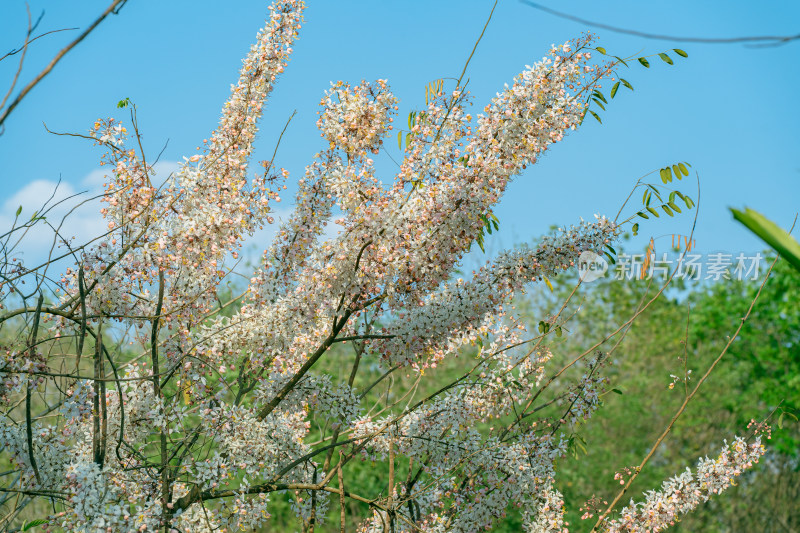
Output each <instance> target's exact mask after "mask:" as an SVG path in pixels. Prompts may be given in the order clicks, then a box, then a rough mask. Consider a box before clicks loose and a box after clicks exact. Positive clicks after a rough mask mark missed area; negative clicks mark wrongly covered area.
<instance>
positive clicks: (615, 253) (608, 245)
mask: <svg viewBox="0 0 800 533" xmlns="http://www.w3.org/2000/svg"><path fill="white" fill-rule="evenodd" d="M606 248H608V249H609V250H611V253H612V254H614V255H617V251H616V250H615V249H614V247H613V246H611V245H610V244H606Z"/></svg>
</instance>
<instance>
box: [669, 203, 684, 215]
mask: <svg viewBox="0 0 800 533" xmlns="http://www.w3.org/2000/svg"><path fill="white" fill-rule="evenodd" d="M667 205H668V206H669V207H670V209H672V210H673V211H677V212H678V213H680V212H681V209H680V207H678V205H677V204H676V203H675V202H669V203H668V204H667Z"/></svg>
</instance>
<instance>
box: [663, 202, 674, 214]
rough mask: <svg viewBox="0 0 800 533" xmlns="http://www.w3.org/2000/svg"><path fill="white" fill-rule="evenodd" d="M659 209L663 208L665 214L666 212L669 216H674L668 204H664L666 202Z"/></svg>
mask: <svg viewBox="0 0 800 533" xmlns="http://www.w3.org/2000/svg"><path fill="white" fill-rule="evenodd" d="M661 209H663V210H664V212H665V213H666V214H668V215H669V216H671V217H673V216H675V214H674V213H673V212H672V209H670V208H669V206H668V205H666V204H664V205H662V206H661Z"/></svg>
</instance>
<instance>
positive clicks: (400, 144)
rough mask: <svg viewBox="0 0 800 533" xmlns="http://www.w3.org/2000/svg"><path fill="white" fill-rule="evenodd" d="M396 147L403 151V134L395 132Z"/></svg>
mask: <svg viewBox="0 0 800 533" xmlns="http://www.w3.org/2000/svg"><path fill="white" fill-rule="evenodd" d="M397 147H398V148H399V149H400V150H402V149H403V132H402V131H398V132H397Z"/></svg>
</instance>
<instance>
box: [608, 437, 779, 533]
mask: <svg viewBox="0 0 800 533" xmlns="http://www.w3.org/2000/svg"><path fill="white" fill-rule="evenodd" d="M764 451H765V450H764V446H762V444H761V437H756V438H755V440H754V441H753V443H752V444H748V443H747V442H745V440H744V439H742V438H740V437H736V439H735V440H734V442H733V445H729V444H728V443H727V442H726V443H725V445H724V446H723V447H722V450H721V451H720V454H719V456H718V457H717V458H716V459H709V458H708V457H705V458H701V459H700V460H699V461H698V462H697V471H696V472H695V473H693V472H692V471H691V470H690V469H689V468H687V469H686V471H685V472H683V473H682V474H678V475H677V476H675V477H672V478H670V479H668V480H666V481H665V482H664V483H663V484H662V485H661V490H659V491H650V492H648V493H647V495H646V496H647V497H646V499H645V501H643V502H637V503H634V502H633V500H631V503H630V505H629V506H628V507H625V508H624V509H623V510H622V511H620V517H619V518H617V519H616V520H612V521H611V522H609V523H607V524H605V529H604V531H608V532H610V533H613V532H618V531H619V532H622V531H630V532H637V533H639V532H640V533H644V532H650V531H662V530H664V529H666V528H668V527H670V526H672V525H674V524H675V523H676V522H677V521H679V520H680V517H681V516H682V515H684V514H686V513H688V512H689V511H691V510H692V509H694V508H695V507H697V506H698V505H700V504H701V503H703V502H706V501H708V500H709V498H711V496H712V495H713V494H719V493H721V492H722V491H724V490H725V489H727V488H728V487H730V486H732V485H734V484H735V483H734V481H735V479H736V477H737V476H739V475H741V474H742V472H744V471H745V470H746V469H748V468H750V467H751V466H753V464H754V463H757V462H758V460H759V459H760V458H761V456H762V455H764Z"/></svg>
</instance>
